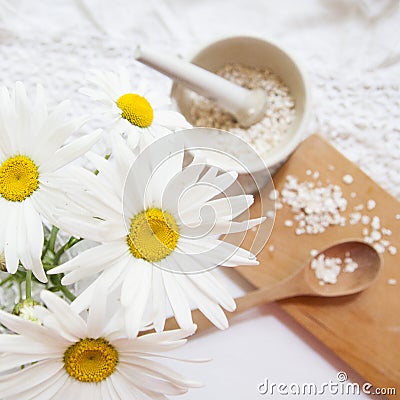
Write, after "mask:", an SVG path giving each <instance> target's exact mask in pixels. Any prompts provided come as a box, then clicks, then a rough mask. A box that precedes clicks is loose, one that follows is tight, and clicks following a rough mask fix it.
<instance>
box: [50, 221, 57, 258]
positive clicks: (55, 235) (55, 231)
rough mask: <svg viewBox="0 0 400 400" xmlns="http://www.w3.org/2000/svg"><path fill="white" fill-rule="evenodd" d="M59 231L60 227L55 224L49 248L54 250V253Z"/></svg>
mask: <svg viewBox="0 0 400 400" xmlns="http://www.w3.org/2000/svg"><path fill="white" fill-rule="evenodd" d="M58 231H59V229H58V228H57V227H56V226H53V227H52V228H51V233H50V239H49V248H48V250H50V251H52V252H53V253H54V247H55V245H56V240H57V234H58Z"/></svg>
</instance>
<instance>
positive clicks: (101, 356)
mask: <svg viewBox="0 0 400 400" xmlns="http://www.w3.org/2000/svg"><path fill="white" fill-rule="evenodd" d="M117 364H118V352H117V350H116V349H115V348H114V347H113V346H111V344H110V343H109V342H108V341H107V340H105V339H103V338H99V339H89V338H86V339H82V340H81V341H79V342H77V343H75V344H73V345H72V346H70V347H68V349H67V350H66V351H65V353H64V368H65V369H66V371H67V372H68V374H69V375H70V376H72V377H73V378H75V379H77V380H78V381H80V382H101V381H102V380H103V379H106V378H107V377H109V376H110V375H111V374H112V373H113V372H114V371H115V368H116V366H117Z"/></svg>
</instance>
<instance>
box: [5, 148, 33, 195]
mask: <svg viewBox="0 0 400 400" xmlns="http://www.w3.org/2000/svg"><path fill="white" fill-rule="evenodd" d="M38 187H39V172H38V167H37V166H36V165H35V163H34V162H33V161H32V160H31V159H30V158H28V157H27V156H14V157H10V158H9V159H7V160H6V161H4V162H3V164H1V166H0V195H1V196H2V197H4V198H5V199H6V200H8V201H24V200H25V199H26V198H27V197H29V196H30V195H31V194H32V193H33V192H34V191H35V190H36V189H37V188H38Z"/></svg>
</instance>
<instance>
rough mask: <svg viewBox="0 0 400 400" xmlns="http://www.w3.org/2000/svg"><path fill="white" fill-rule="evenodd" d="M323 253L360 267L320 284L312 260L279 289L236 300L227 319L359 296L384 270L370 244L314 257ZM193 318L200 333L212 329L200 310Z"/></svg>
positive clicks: (341, 246) (171, 323) (339, 246)
mask: <svg viewBox="0 0 400 400" xmlns="http://www.w3.org/2000/svg"><path fill="white" fill-rule="evenodd" d="M320 254H324V255H325V257H338V258H340V259H342V260H343V259H344V258H345V257H351V258H352V259H353V261H355V262H356V263H357V264H358V268H357V269H356V270H355V271H354V272H344V271H341V273H340V274H339V276H338V279H337V282H336V283H335V284H324V285H321V284H320V282H319V280H318V279H317V278H316V276H315V272H314V270H312V269H311V266H310V265H311V261H312V260H313V258H311V259H310V260H308V261H307V262H306V263H305V264H304V265H303V266H302V267H301V268H300V269H299V270H297V271H296V272H294V273H293V274H292V275H290V276H289V277H287V278H286V279H284V280H282V281H281V282H279V283H278V284H277V285H276V286H273V287H267V288H261V289H258V290H254V291H252V292H249V293H247V294H246V295H244V296H243V297H239V298H237V299H236V305H237V308H236V310H235V311H234V312H232V313H229V314H228V315H227V316H228V318H232V317H234V316H235V315H237V314H239V313H241V312H243V311H246V310H249V309H250V308H253V307H256V306H259V305H261V304H266V303H269V302H272V301H275V300H281V299H286V298H289V297H297V296H321V297H337V296H346V295H350V294H354V293H358V292H361V291H363V290H365V289H367V288H368V287H369V286H370V285H371V284H372V283H373V282H374V281H375V279H376V278H377V276H378V273H379V271H380V269H381V267H382V259H381V257H380V256H379V254H378V253H377V251H376V250H375V249H374V248H373V247H372V246H370V245H369V244H367V243H364V242H360V241H356V240H352V241H345V242H340V243H336V244H335V245H333V246H331V247H329V248H327V249H325V250H323V251H321V252H320V253H319V254H318V255H317V256H315V258H317V257H318V256H319V255H320ZM192 315H193V321H194V323H195V324H197V332H199V331H203V330H205V329H207V328H209V327H211V326H213V324H212V323H211V322H210V321H209V320H208V319H207V317H205V316H204V315H203V314H202V313H201V312H200V311H199V310H194V311H193V313H192ZM177 327H178V326H177V323H176V321H175V319H174V318H169V319H168V320H167V321H166V325H165V329H166V330H169V329H176V328H177Z"/></svg>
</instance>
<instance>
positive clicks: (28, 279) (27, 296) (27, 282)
mask: <svg viewBox="0 0 400 400" xmlns="http://www.w3.org/2000/svg"><path fill="white" fill-rule="evenodd" d="M25 299H26V300H30V299H32V271H30V270H28V271H26V278H25Z"/></svg>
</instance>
